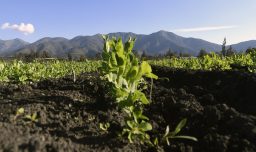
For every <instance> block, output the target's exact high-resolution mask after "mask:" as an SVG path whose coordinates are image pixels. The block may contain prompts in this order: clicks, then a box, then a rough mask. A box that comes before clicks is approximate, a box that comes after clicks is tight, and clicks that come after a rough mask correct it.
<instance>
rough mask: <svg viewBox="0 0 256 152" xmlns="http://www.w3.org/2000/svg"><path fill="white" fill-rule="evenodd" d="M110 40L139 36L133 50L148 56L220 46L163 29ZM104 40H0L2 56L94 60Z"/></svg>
mask: <svg viewBox="0 0 256 152" xmlns="http://www.w3.org/2000/svg"><path fill="white" fill-rule="evenodd" d="M107 35H108V36H110V37H114V36H115V37H121V38H122V39H123V41H126V40H127V39H128V38H129V37H130V36H131V37H136V42H135V46H134V49H135V50H137V51H138V53H140V54H141V53H142V52H145V53H146V54H148V55H158V54H165V53H166V52H167V51H168V50H169V49H171V50H172V51H173V52H177V53H189V54H191V55H194V56H195V55H197V54H198V53H199V51H200V50H201V49H205V50H206V51H207V52H210V51H215V52H216V51H220V50H221V45H219V44H215V43H212V42H208V41H205V40H203V39H198V38H193V37H188V38H186V37H182V36H179V35H177V34H175V33H172V32H168V31H164V30H160V31H158V32H154V33H151V34H148V35H146V34H136V33H132V32H115V33H109V34H107ZM102 47H103V40H102V38H101V34H95V35H91V36H81V35H80V36H76V37H74V38H72V39H67V38H64V37H44V38H41V39H39V40H37V41H35V42H33V43H28V42H25V41H23V40H21V39H13V40H0V56H15V54H18V53H31V52H39V53H41V52H43V51H46V52H48V53H49V54H50V55H52V56H53V57H66V56H67V54H69V53H70V54H74V55H75V56H81V55H84V56H88V57H93V56H95V55H96V54H98V53H100V52H101V51H102ZM232 47H233V48H234V49H235V50H238V51H245V50H246V49H247V48H249V47H256V40H250V41H245V42H240V43H237V44H233V45H232Z"/></svg>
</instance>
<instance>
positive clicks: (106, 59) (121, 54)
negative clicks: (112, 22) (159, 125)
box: [101, 36, 158, 143]
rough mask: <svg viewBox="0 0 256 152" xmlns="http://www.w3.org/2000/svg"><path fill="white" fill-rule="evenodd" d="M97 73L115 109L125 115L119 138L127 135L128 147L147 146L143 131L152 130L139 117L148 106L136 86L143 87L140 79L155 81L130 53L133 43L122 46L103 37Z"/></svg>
mask: <svg viewBox="0 0 256 152" xmlns="http://www.w3.org/2000/svg"><path fill="white" fill-rule="evenodd" d="M104 42H105V43H104V49H103V53H102V58H103V62H102V67H101V72H102V74H103V75H104V77H105V78H106V79H107V80H108V82H110V83H111V84H112V92H113V95H114V96H115V98H116V102H117V103H118V106H119V107H120V108H121V109H122V110H123V111H125V113H126V114H127V116H126V118H125V126H124V128H123V134H127V137H128V139H129V141H130V142H131V143H132V142H133V141H134V140H138V141H140V142H142V143H144V142H150V136H149V134H147V133H146V132H147V131H150V130H152V125H151V124H150V122H149V118H148V117H146V116H145V115H143V108H144V105H147V104H149V103H150V101H149V100H148V99H147V98H146V96H145V94H144V93H143V92H142V89H139V86H141V85H143V84H144V83H145V80H144V79H143V78H144V77H147V78H152V79H157V78H158V77H157V76H156V75H154V74H153V73H152V70H151V66H150V65H149V64H148V63H147V62H146V61H143V62H142V63H140V62H139V60H138V58H136V57H135V55H134V54H133V52H132V49H133V46H134V42H135V39H132V38H130V39H129V40H128V41H127V42H126V43H125V46H123V42H122V39H120V38H119V39H118V40H117V39H115V38H113V39H111V40H110V39H109V38H108V37H106V36H104Z"/></svg>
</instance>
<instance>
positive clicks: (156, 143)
mask: <svg viewBox="0 0 256 152" xmlns="http://www.w3.org/2000/svg"><path fill="white" fill-rule="evenodd" d="M153 143H154V145H155V146H157V147H158V143H159V142H158V138H157V137H156V138H155V139H154V142H153Z"/></svg>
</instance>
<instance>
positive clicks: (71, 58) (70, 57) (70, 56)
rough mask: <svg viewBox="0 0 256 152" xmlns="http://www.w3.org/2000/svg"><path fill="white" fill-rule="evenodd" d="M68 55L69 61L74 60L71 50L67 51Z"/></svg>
mask: <svg viewBox="0 0 256 152" xmlns="http://www.w3.org/2000/svg"><path fill="white" fill-rule="evenodd" d="M67 56H68V60H69V61H72V60H73V57H72V54H71V53H70V52H68V53H67Z"/></svg>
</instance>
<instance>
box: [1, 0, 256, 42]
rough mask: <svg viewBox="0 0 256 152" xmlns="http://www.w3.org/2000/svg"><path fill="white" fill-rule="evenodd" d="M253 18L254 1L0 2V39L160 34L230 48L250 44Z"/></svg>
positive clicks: (255, 36) (254, 24)
mask: <svg viewBox="0 0 256 152" xmlns="http://www.w3.org/2000/svg"><path fill="white" fill-rule="evenodd" d="M255 16H256V0H72V1H71V0H25V1H21V0H1V1H0V39H3V40H6V39H14V38H21V39H24V40H26V41H29V42H34V41H36V40H38V39H40V38H43V37H66V38H73V37H75V36H78V35H94V34H97V33H104V34H106V33H110V32H134V33H138V34H150V33H153V32H157V31H159V30H166V31H170V32H174V33H176V34H178V35H181V36H184V37H195V38H201V39H205V40H207V41H210V42H215V43H219V44H220V43H222V41H223V39H224V37H227V42H228V44H232V43H237V42H240V41H245V40H250V39H256V17H255ZM22 23H24V24H22Z"/></svg>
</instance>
